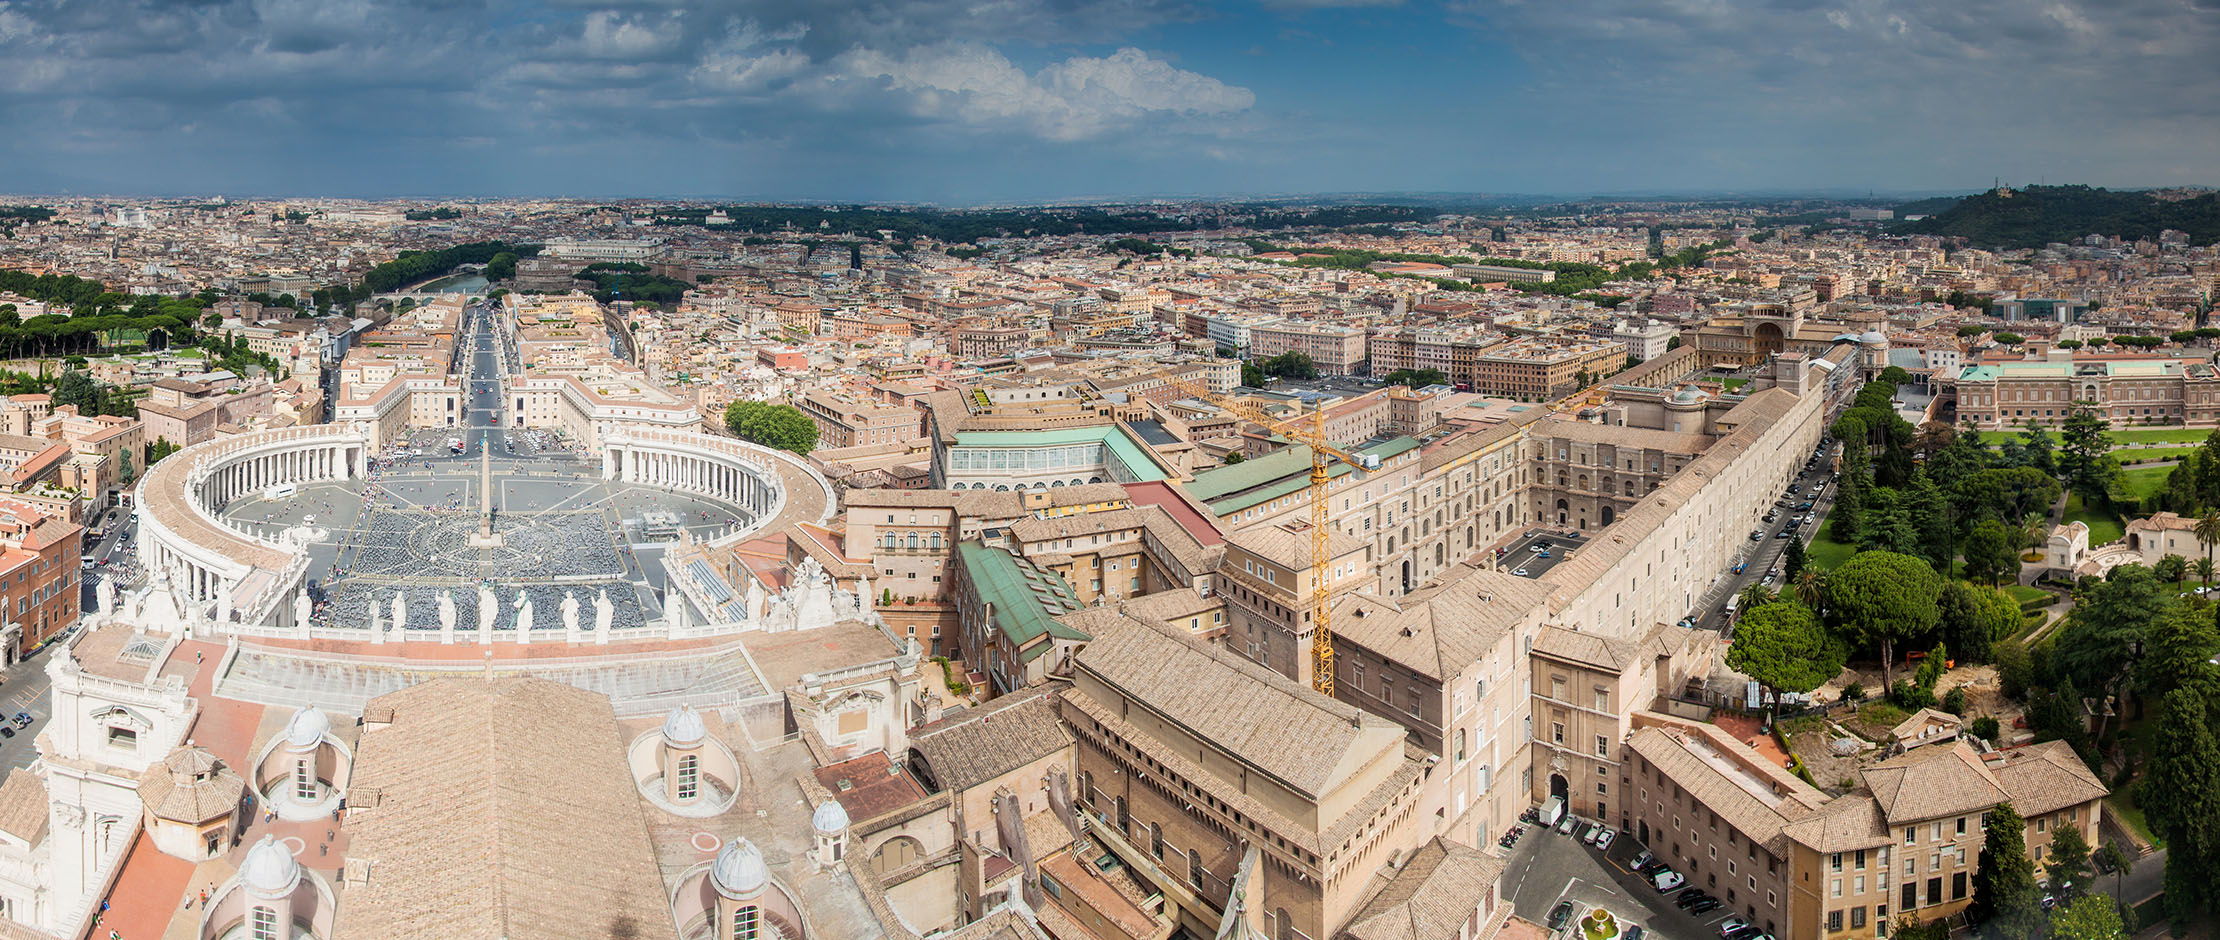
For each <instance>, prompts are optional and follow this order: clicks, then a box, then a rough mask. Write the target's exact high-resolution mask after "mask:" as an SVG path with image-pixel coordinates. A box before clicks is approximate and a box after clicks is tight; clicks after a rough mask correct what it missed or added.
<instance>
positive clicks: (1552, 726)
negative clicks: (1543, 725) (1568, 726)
mask: <svg viewBox="0 0 2220 940" xmlns="http://www.w3.org/2000/svg"><path fill="white" fill-rule="evenodd" d="M1549 740H1550V741H1551V742H1552V743H1556V744H1563V743H1565V723H1564V722H1562V721H1552V722H1550V723H1549Z"/></svg>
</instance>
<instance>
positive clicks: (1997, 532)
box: [1963, 519, 2020, 587]
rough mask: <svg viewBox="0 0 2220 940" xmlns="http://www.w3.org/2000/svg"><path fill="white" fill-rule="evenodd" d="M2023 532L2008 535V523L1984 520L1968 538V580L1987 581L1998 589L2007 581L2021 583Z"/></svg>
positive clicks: (1965, 549) (1966, 546) (1966, 553)
mask: <svg viewBox="0 0 2220 940" xmlns="http://www.w3.org/2000/svg"><path fill="white" fill-rule="evenodd" d="M2018 535H2019V533H2017V532H2008V531H2006V530H2005V528H2004V524H2003V523H2001V522H1998V521H1996V520H1994V519H1984V520H1982V521H1981V522H1980V523H1979V524H1977V525H1975V526H1974V527H1973V531H1972V532H1971V533H1969V534H1968V535H1967V536H1966V543H1965V547H1964V549H1963V551H1964V553H1965V556H1966V577H1968V578H1972V579H1973V580H1976V581H1982V582H1986V583H1987V584H1988V585H1989V586H1990V587H1995V586H1996V585H1997V583H1998V582H2000V581H2002V580H2004V579H2005V578H2011V579H2012V580H2013V581H2015V582H2017V581H2018V580H2019V578H2020V551H2019V544H2018V543H2019V538H2018Z"/></svg>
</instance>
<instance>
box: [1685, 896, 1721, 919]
mask: <svg viewBox="0 0 2220 940" xmlns="http://www.w3.org/2000/svg"><path fill="white" fill-rule="evenodd" d="M1718 909H1719V899H1718V898H1705V899H1703V900H1701V901H1697V902H1696V903H1694V904H1690V905H1688V913H1690V914H1696V915H1699V916H1700V915H1703V914H1709V913H1711V912H1712V911H1716V910H1718Z"/></svg>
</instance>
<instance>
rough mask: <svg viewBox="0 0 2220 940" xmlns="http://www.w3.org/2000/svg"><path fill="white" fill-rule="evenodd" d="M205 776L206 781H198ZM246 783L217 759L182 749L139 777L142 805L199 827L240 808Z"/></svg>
mask: <svg viewBox="0 0 2220 940" xmlns="http://www.w3.org/2000/svg"><path fill="white" fill-rule="evenodd" d="M201 775H205V778H206V779H202V780H195V779H193V778H194V777H196V776H201ZM246 792H247V782H246V781H245V780H242V779H240V778H239V774H238V773H236V772H234V771H233V770H232V769H231V768H230V767H227V766H225V765H224V764H223V763H222V762H221V761H218V760H217V759H216V756H215V755H213V754H210V753H208V751H207V750H205V749H203V748H198V747H180V748H178V749H176V750H174V751H171V752H170V753H169V756H168V757H164V758H162V759H161V760H159V761H157V762H155V764H154V766H152V767H149V768H147V769H146V772H145V773H143V774H140V775H139V802H141V803H143V804H145V805H146V808H147V809H148V810H149V811H150V812H152V813H153V814H154V815H156V816H158V817H161V818H163V819H168V820H173V821H176V822H183V823H192V824H195V825H198V824H200V823H204V822H207V821H209V820H211V819H215V818H216V817H218V816H222V815H223V814H225V813H228V812H231V811H233V810H235V809H237V808H238V807H239V798H240V797H241V796H244V795H245V794H246Z"/></svg>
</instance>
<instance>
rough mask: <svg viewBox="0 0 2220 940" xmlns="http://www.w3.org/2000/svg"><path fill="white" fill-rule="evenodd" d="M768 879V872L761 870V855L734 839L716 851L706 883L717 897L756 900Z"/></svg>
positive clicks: (745, 843) (750, 844) (747, 843)
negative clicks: (715, 890)
mask: <svg viewBox="0 0 2220 940" xmlns="http://www.w3.org/2000/svg"><path fill="white" fill-rule="evenodd" d="M770 880H771V870H770V869H768V868H765V867H763V853H762V852H759V851H756V847H755V843H753V842H749V841H748V840H747V839H746V838H743V837H740V836H734V837H733V839H732V841H730V842H727V843H725V847H724V848H723V849H720V850H718V852H717V862H716V864H714V865H711V866H710V867H709V881H710V884H711V885H712V886H714V887H715V888H716V889H717V893H718V894H722V895H724V896H725V897H728V898H732V899H733V900H736V901H737V900H745V899H748V898H752V897H755V895H756V893H757V892H760V891H762V890H763V885H764V883H766V882H768V881H770Z"/></svg>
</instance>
